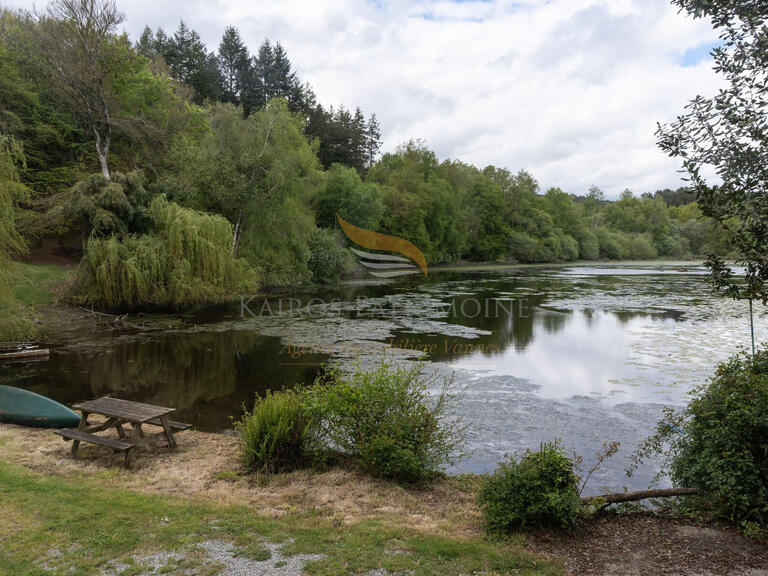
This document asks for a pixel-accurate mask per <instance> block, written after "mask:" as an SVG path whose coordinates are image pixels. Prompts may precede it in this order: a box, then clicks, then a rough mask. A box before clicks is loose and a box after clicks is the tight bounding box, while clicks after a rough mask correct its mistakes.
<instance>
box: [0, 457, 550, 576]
mask: <svg viewBox="0 0 768 576" xmlns="http://www.w3.org/2000/svg"><path fill="white" fill-rule="evenodd" d="M99 476H100V477H99V478H93V479H92V478H68V477H59V476H50V475H43V474H40V473H37V472H33V471H30V470H28V469H27V468H25V467H22V466H20V465H17V464H11V463H7V462H2V461H0V574H3V575H5V574H7V575H19V574H25V575H30V576H32V575H37V574H39V575H44V574H47V575H50V574H83V575H86V574H88V575H90V574H101V573H102V572H105V571H106V570H108V569H109V568H110V566H112V564H111V563H112V562H120V563H121V564H120V567H119V569H118V571H116V572H113V573H116V574H125V575H127V574H140V573H142V572H143V570H146V566H142V562H143V561H142V558H146V557H147V556H148V555H151V554H153V553H156V552H176V553H177V554H176V555H172V556H171V557H170V558H167V559H165V560H164V561H163V562H165V564H163V566H161V567H160V568H159V572H158V573H178V572H180V571H182V570H184V569H186V570H190V573H194V574H217V573H218V571H219V569H220V568H221V565H218V566H217V565H216V564H215V563H211V560H210V558H209V557H207V556H205V555H204V554H202V553H200V551H199V550H200V549H198V548H196V547H195V546H194V545H195V544H196V543H200V542H204V541H211V540H216V541H227V542H232V543H233V544H234V545H235V551H236V552H235V553H236V554H237V555H242V556H245V557H249V558H252V559H254V560H264V559H266V558H269V555H270V551H269V548H268V547H265V546H264V545H263V544H262V542H264V540H263V539H266V540H267V541H268V542H270V543H280V542H285V546H284V548H283V549H282V550H281V554H282V555H284V556H286V557H288V556H292V555H296V554H318V553H320V554H324V555H325V557H324V558H323V559H320V560H316V561H313V562H310V563H309V564H308V565H307V566H306V572H307V573H308V574H315V575H328V576H331V575H333V576H338V575H340V574H366V573H368V572H370V571H372V570H375V569H385V570H388V571H389V572H391V573H412V574H418V575H430V574H435V575H440V576H449V575H454V574H455V575H459V574H466V575H469V574H485V575H488V576H491V575H494V574H519V575H530V576H534V575H546V574H549V575H554V574H561V573H562V572H561V571H560V569H559V568H558V567H556V566H554V565H550V564H547V563H546V562H542V561H541V560H540V559H537V558H535V557H533V556H532V555H531V554H529V553H527V552H524V551H522V550H521V548H520V547H518V546H516V545H515V544H512V543H494V542H489V541H486V540H483V539H480V538H459V537H457V538H452V537H449V536H439V535H434V534H425V533H423V532H419V531H416V530H413V529H410V528H409V527H408V526H404V525H402V524H397V523H388V522H384V521H380V520H363V521H361V522H358V523H355V524H351V525H348V524H344V523H339V522H337V521H334V520H333V519H332V518H331V517H328V516H327V515H325V514H323V513H322V512H321V511H318V510H312V509H308V510H301V511H300V510H294V511H291V512H289V513H288V514H286V515H284V516H281V517H279V518H269V517H266V516H260V515H258V514H256V513H254V511H253V509H249V508H247V507H245V506H224V505H220V504H217V503H215V502H214V501H211V500H206V499H202V498H201V499H196V500H192V499H186V498H184V499H183V498H178V497H171V496H161V495H155V494H144V493H137V492H133V491H129V490H125V489H119V488H115V485H114V484H113V483H111V482H109V480H108V478H107V477H105V476H103V475H99ZM278 564H279V563H278ZM276 565H277V564H276ZM409 571H412V572H409Z"/></svg>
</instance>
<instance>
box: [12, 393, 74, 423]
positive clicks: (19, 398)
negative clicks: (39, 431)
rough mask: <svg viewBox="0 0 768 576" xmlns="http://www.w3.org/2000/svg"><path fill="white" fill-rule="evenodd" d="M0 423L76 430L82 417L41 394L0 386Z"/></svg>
mask: <svg viewBox="0 0 768 576" xmlns="http://www.w3.org/2000/svg"><path fill="white" fill-rule="evenodd" d="M0 422H6V423H8V424H19V425H20V426H35V427H38V428H76V427H77V426H78V424H80V416H79V415H78V414H77V413H76V412H73V411H72V410H70V409H69V408H67V407H66V406H64V405H63V404H59V403H58V402H56V401H55V400H51V399H50V398H46V397H45V396H40V394H35V393H34V392H30V391H28V390H22V389H21V388H13V387H12V386H2V385H0Z"/></svg>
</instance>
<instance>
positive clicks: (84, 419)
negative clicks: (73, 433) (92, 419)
mask: <svg viewBox="0 0 768 576" xmlns="http://www.w3.org/2000/svg"><path fill="white" fill-rule="evenodd" d="M90 415H91V414H90V412H82V416H80V424H78V425H77V429H78V430H85V429H86V428H88V416H90Z"/></svg>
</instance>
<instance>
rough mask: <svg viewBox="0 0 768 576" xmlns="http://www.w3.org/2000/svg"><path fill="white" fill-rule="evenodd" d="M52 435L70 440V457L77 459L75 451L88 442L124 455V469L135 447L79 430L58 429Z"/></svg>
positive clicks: (129, 461)
mask: <svg viewBox="0 0 768 576" xmlns="http://www.w3.org/2000/svg"><path fill="white" fill-rule="evenodd" d="M53 432H54V434H58V435H59V436H62V437H63V438H64V439H65V440H72V441H73V442H72V457H73V458H77V449H78V447H79V446H80V442H88V443H90V444H97V445H98V446H105V447H107V448H111V449H112V451H113V452H114V453H115V454H117V453H118V452H124V453H125V467H126V468H129V467H130V466H131V451H132V450H133V448H135V447H136V445H135V444H131V443H129V442H123V441H122V440H113V439H111V438H104V437H102V436H96V435H95V434H89V433H88V432H83V431H81V430H74V429H72V428H60V429H59V430H54V431H53Z"/></svg>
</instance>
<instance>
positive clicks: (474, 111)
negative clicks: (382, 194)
mask: <svg viewBox="0 0 768 576" xmlns="http://www.w3.org/2000/svg"><path fill="white" fill-rule="evenodd" d="M6 2H7V3H8V4H11V5H16V6H19V7H23V8H32V7H33V6H35V5H37V7H38V8H42V7H44V6H45V2H40V1H37V2H32V1H31V0H30V1H27V0H10V2H8V0H6ZM118 6H119V7H120V8H121V10H122V11H123V12H125V14H126V21H125V23H124V28H125V30H126V31H127V32H128V33H129V34H130V35H131V37H132V38H134V39H136V38H138V35H139V34H140V33H141V30H142V29H143V27H144V25H145V24H148V25H150V26H151V27H153V28H157V27H162V28H164V29H165V30H166V32H169V33H170V32H172V31H173V30H175V29H176V27H177V26H178V23H179V20H180V19H183V20H184V21H185V22H186V23H187V24H188V25H189V26H191V27H192V28H194V29H195V30H197V31H198V32H199V33H200V35H201V36H202V38H203V41H204V42H205V43H206V44H207V46H208V47H209V49H212V50H215V49H216V48H217V46H218V43H219V40H220V39H221V34H222V33H223V31H224V28H225V26H227V25H235V26H236V27H237V28H238V29H239V30H240V33H241V36H242V37H243V39H244V40H245V42H246V43H247V44H248V45H249V47H250V49H251V51H252V52H255V50H256V48H257V47H258V45H259V44H260V43H261V42H262V40H263V39H264V38H265V37H268V38H270V39H272V40H276V41H279V42H280V43H281V44H282V45H283V47H284V48H285V49H286V50H287V52H288V55H289V57H290V59H291V61H292V62H293V65H294V68H295V69H296V71H297V72H298V74H299V76H300V77H301V79H302V80H304V81H308V82H309V83H310V84H311V85H312V87H313V89H314V91H315V93H316V94H317V96H318V100H319V101H320V102H321V103H323V104H324V105H334V106H338V105H339V104H344V105H345V106H347V107H348V108H354V107H355V106H360V107H361V108H362V109H363V111H364V112H365V113H366V114H370V113H371V112H375V113H376V116H377V117H378V119H379V122H380V124H381V127H382V137H383V147H382V150H383V151H384V152H388V151H392V150H394V149H396V148H397V146H398V145H400V144H402V143H404V142H407V141H408V140H409V139H420V140H423V141H425V142H426V144H427V145H428V146H429V147H430V148H431V149H432V150H434V151H435V152H436V153H437V155H438V157H439V158H440V159H446V158H450V159H457V160H462V161H465V162H469V163H472V164H475V165H476V166H479V167H483V166H486V165H488V164H494V165H497V166H505V167H507V168H509V169H510V170H512V171H517V170H520V169H525V170H528V171H529V172H531V173H532V174H533V175H534V177H536V179H537V180H538V181H539V183H540V185H541V186H542V188H548V187H550V186H557V187H560V188H562V189H563V190H565V191H566V192H569V193H574V194H584V193H585V192H586V191H587V190H588V188H589V187H590V186H591V185H597V186H599V187H600V188H601V189H602V190H603V191H605V192H606V194H608V195H609V196H616V195H618V194H619V193H621V191H622V190H624V189H626V188H630V189H632V190H633V191H634V192H635V193H637V194H639V193H642V192H646V191H654V190H656V189H660V188H666V187H671V188H676V187H678V186H680V185H683V182H682V180H681V174H680V173H679V172H678V170H679V167H680V163H679V161H678V160H675V159H672V158H668V157H667V156H666V155H665V154H664V153H663V152H661V151H660V150H659V149H658V148H657V147H656V139H655V136H654V132H655V130H656V125H657V122H662V123H664V122H669V121H671V120H674V118H675V117H676V116H677V115H678V114H680V113H681V112H682V111H683V107H684V105H685V104H686V102H687V101H688V100H690V99H691V98H693V97H694V96H695V95H696V94H702V95H711V94H714V93H715V92H716V91H717V89H718V87H719V86H720V85H721V84H720V81H719V79H718V78H717V76H716V75H715V73H714V72H713V71H712V61H711V57H710V56H709V51H710V50H711V49H712V47H713V46H714V45H715V43H716V41H717V34H716V33H715V32H714V31H713V30H712V28H711V26H710V24H709V22H708V21H706V20H693V19H691V18H689V17H687V16H686V15H684V14H679V13H678V12H677V9H676V8H674V7H672V6H671V5H670V4H669V2H668V1H667V0H518V1H514V2H511V1H508V0H487V1H471V0H470V1H455V0H454V1H446V0H418V1H415V2H406V1H403V0H392V1H387V0H367V1H353V0H206V1H204V2H200V1H195V0H161V1H158V0H118Z"/></svg>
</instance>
